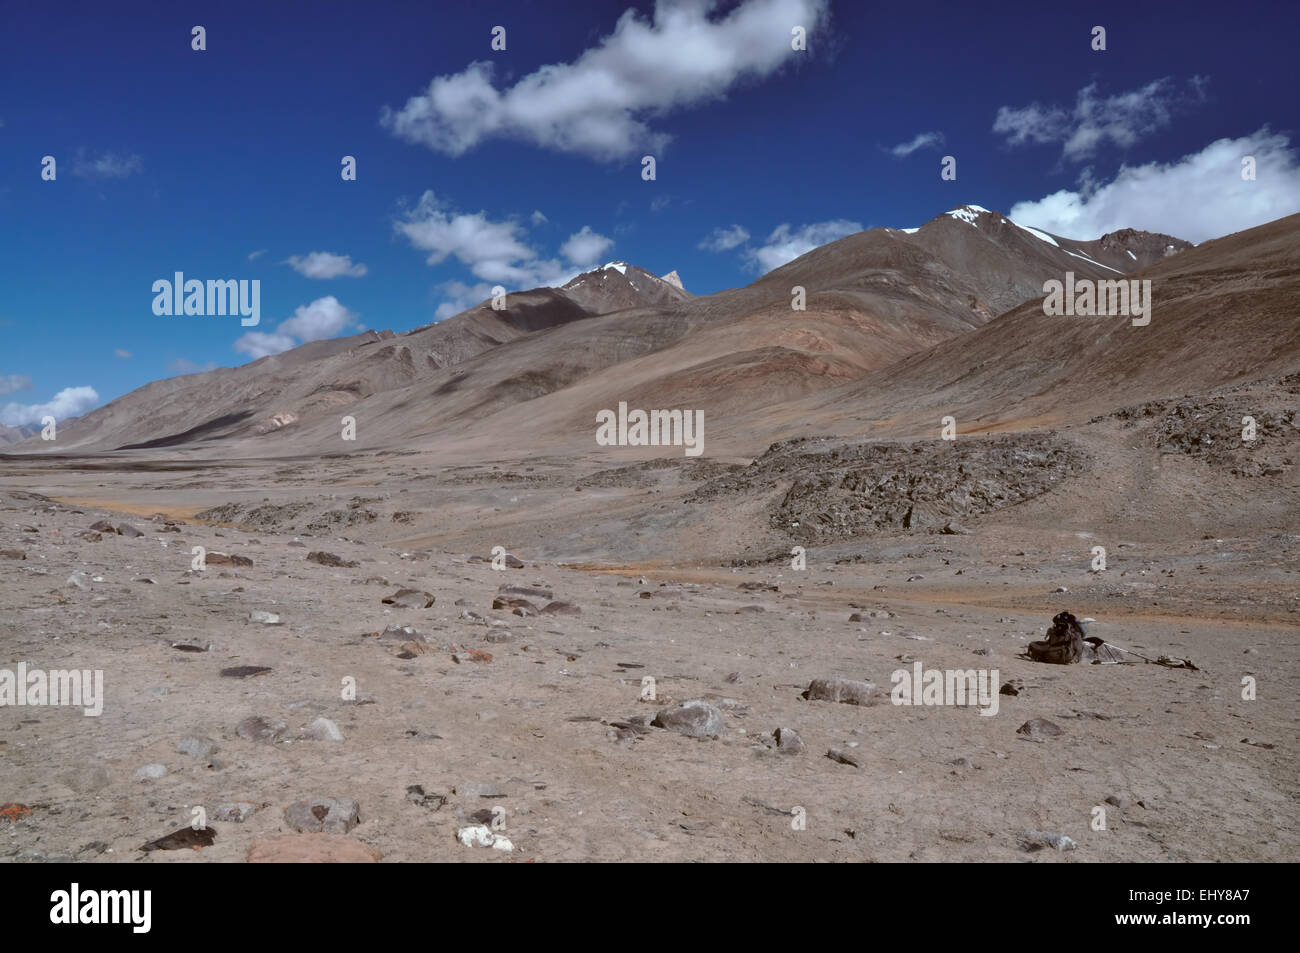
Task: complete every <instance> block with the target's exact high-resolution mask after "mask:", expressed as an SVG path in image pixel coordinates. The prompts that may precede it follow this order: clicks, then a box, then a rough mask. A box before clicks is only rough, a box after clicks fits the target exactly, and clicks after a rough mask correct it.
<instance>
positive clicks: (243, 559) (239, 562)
mask: <svg viewBox="0 0 1300 953" xmlns="http://www.w3.org/2000/svg"><path fill="white" fill-rule="evenodd" d="M203 561H204V564H205V565H208V566H245V567H247V566H252V565H253V561H252V560H251V559H249V558H248V557H247V556H232V555H230V554H228V553H208V554H207V556H205V557H204V558H203Z"/></svg>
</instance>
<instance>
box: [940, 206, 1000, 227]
mask: <svg viewBox="0 0 1300 953" xmlns="http://www.w3.org/2000/svg"><path fill="white" fill-rule="evenodd" d="M948 214H949V215H950V216H952V217H953V218H955V219H958V220H959V221H963V222H965V223H966V224H967V225H975V219H977V218H979V217H980V215H981V214H984V215H989V214H991V213H990V212H989V210H988V209H986V208H984V207H983V206H981V205H962V206H960V207H959V208H955V209H953V210H952V211H951V212H949V213H948ZM975 227H976V228H978V227H979V226H978V225H975Z"/></svg>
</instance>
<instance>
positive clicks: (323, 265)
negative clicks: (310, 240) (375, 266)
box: [284, 251, 366, 278]
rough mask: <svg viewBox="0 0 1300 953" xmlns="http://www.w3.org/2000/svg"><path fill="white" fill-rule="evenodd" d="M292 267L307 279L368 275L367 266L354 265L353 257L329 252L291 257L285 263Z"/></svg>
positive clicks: (315, 252) (316, 252)
mask: <svg viewBox="0 0 1300 953" xmlns="http://www.w3.org/2000/svg"><path fill="white" fill-rule="evenodd" d="M284 263H285V264H286V265H292V266H293V270H294V271H296V272H298V274H300V275H303V276H305V277H307V278H338V277H339V276H340V275H343V276H345V277H348V278H360V277H362V276H363V275H365V273H366V266H365V265H362V264H356V265H354V264H352V256H351V255H335V254H333V253H332V252H327V251H314V252H311V253H309V254H307V255H304V256H302V257H299V256H298V255H290V256H289V257H288V258H287V259H286V260H285V262H284Z"/></svg>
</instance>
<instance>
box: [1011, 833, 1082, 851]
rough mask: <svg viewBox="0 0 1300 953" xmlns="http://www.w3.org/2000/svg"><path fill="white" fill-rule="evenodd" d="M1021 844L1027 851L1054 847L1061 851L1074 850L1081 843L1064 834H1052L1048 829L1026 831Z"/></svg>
mask: <svg viewBox="0 0 1300 953" xmlns="http://www.w3.org/2000/svg"><path fill="white" fill-rule="evenodd" d="M1020 846H1021V847H1022V848H1024V849H1025V850H1027V851H1035V850H1042V849H1043V848H1044V847H1054V848H1056V849H1057V850H1059V851H1066V850H1074V849H1075V848H1076V847H1078V846H1079V845H1078V844H1076V843H1075V842H1074V841H1073V840H1072V839H1070V838H1069V837H1066V836H1065V835H1064V834H1051V833H1049V832H1047V831H1026V832H1025V836H1024V837H1023V838H1022V839H1021V841H1020Z"/></svg>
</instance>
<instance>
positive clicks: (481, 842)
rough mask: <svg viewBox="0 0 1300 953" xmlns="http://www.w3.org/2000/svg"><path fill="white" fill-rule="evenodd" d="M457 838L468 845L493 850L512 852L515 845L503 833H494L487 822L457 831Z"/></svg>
mask: <svg viewBox="0 0 1300 953" xmlns="http://www.w3.org/2000/svg"><path fill="white" fill-rule="evenodd" d="M456 839H457V840H459V841H460V842H461V843H462V844H464V845H465V846H466V847H490V848H492V849H493V850H499V851H504V852H505V853H507V854H508V853H510V852H511V851H513V850H514V849H515V845H514V844H512V843H511V842H510V838H508V837H506V836H505V835H503V834H494V833H493V832H492V828H490V827H488V826H487V825H486V824H472V825H470V826H469V827H462V828H461V829H460V830H459V831H457V832H456Z"/></svg>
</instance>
